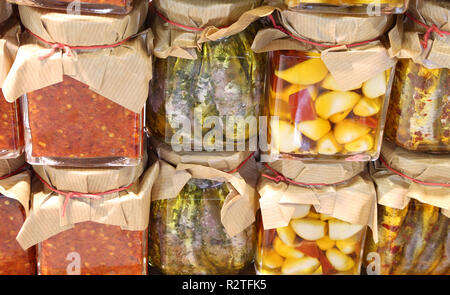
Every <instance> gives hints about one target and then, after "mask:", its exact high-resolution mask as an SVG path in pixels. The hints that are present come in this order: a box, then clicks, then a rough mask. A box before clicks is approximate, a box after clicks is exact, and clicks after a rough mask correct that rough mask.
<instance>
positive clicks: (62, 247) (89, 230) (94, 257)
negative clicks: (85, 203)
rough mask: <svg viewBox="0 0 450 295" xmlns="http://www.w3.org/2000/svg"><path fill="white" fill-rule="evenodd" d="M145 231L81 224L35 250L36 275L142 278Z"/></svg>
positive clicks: (146, 252) (46, 241)
mask: <svg viewBox="0 0 450 295" xmlns="http://www.w3.org/2000/svg"><path fill="white" fill-rule="evenodd" d="M147 245H148V231H147V230H145V231H128V230H122V229H121V228H120V227H119V226H114V225H105V224H100V223H96V222H90V221H89V222H82V223H78V224H76V225H75V227H74V228H72V229H69V230H66V231H64V232H61V233H59V234H57V235H55V236H53V237H51V238H49V239H48V240H45V241H43V242H42V243H40V244H39V246H38V261H39V270H38V272H39V274H40V275H68V274H69V275H146V274H147V273H148V270H147V268H148V267H147V256H148V247H147Z"/></svg>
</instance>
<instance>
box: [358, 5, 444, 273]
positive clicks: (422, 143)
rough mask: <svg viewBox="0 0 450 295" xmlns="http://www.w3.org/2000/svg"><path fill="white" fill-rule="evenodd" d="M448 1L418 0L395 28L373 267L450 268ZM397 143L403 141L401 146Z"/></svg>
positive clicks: (369, 257)
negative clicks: (394, 61) (395, 61)
mask: <svg viewBox="0 0 450 295" xmlns="http://www.w3.org/2000/svg"><path fill="white" fill-rule="evenodd" d="M449 9H450V3H449V2H448V1H439V0H432V1H423V0H414V1H411V5H410V8H409V10H408V12H407V14H406V15H405V16H404V17H403V18H399V20H398V23H397V25H396V27H395V28H394V29H393V30H392V31H391V32H390V33H389V37H390V39H391V43H392V48H391V52H392V53H393V54H395V55H397V56H398V57H399V58H400V61H399V63H398V65H397V69H396V72H395V78H394V79H395V80H394V86H393V91H392V97H391V103H390V106H389V112H388V120H387V123H386V137H387V140H388V141H389V142H385V143H384V145H383V149H382V158H381V163H379V164H378V165H375V166H374V167H372V176H373V178H374V180H375V182H376V184H377V192H378V203H379V205H381V206H379V208H380V210H379V212H378V222H379V224H378V230H379V232H378V236H379V242H378V243H374V242H373V241H370V242H369V243H368V244H367V247H366V255H365V259H366V263H367V271H368V273H374V274H383V275H389V274H401V275H412V274H414V275H429V274H441V275H442V274H447V275H448V274H449V273H450V262H449V257H450V252H449V251H450V240H449V237H450V235H449V233H450V231H449V227H448V225H449V210H450V189H449V188H450V178H449V173H448V171H449V161H450V154H449V152H450V141H449V140H450V101H449V94H450V92H449V81H450V79H449V76H448V70H449V67H450V63H449V61H450V56H449V54H448V52H449V49H450V30H449V28H450V27H449V23H448V12H449ZM395 145H397V146H395Z"/></svg>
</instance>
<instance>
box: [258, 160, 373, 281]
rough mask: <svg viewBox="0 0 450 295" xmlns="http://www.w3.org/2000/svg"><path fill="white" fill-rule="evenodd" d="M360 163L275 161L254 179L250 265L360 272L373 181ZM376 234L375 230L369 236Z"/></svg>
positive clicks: (266, 269)
mask: <svg viewBox="0 0 450 295" xmlns="http://www.w3.org/2000/svg"><path fill="white" fill-rule="evenodd" d="M364 167H365V163H363V162H346V163H342V164H338V163H328V162H301V161H298V162H295V161H290V160H282V161H275V162H272V163H269V164H266V169H265V171H264V173H263V174H262V177H261V179H260V181H259V183H258V191H259V194H260V196H261V198H260V207H261V216H262V219H261V221H262V222H261V223H259V231H258V247H257V258H256V264H255V266H256V271H257V273H258V274H275V275H280V274H283V275H312V274H314V275H322V274H323V275H332V274H347V275H357V274H360V269H361V263H362V251H363V249H364V241H365V238H366V229H367V226H369V227H370V228H371V229H375V232H376V226H377V225H376V219H375V216H376V210H377V206H376V194H375V187H374V185H373V183H372V181H371V179H370V178H369V177H368V175H367V174H366V173H364ZM374 239H375V240H376V236H375V237H374Z"/></svg>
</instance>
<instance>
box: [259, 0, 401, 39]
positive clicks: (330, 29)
mask: <svg viewBox="0 0 450 295" xmlns="http://www.w3.org/2000/svg"><path fill="white" fill-rule="evenodd" d="M268 4H269V5H273V6H274V7H278V9H277V10H278V11H279V20H280V22H281V24H282V25H283V27H284V28H285V29H287V30H288V31H289V32H291V33H293V34H294V35H296V36H298V37H303V38H306V39H309V40H311V41H314V42H318V43H324V44H329V45H345V44H351V43H357V42H362V41H367V40H372V39H376V38H378V37H379V36H381V35H383V34H384V33H385V32H386V31H387V30H388V29H389V28H390V27H391V25H392V23H393V20H394V17H393V16H392V15H382V16H375V17H362V16H352V15H335V14H320V13H309V12H298V11H291V10H289V9H288V8H287V6H285V5H282V6H280V4H277V3H276V2H273V1H272V2H271V1H269V3H268Z"/></svg>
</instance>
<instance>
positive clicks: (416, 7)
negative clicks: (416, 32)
mask: <svg viewBox="0 0 450 295" xmlns="http://www.w3.org/2000/svg"><path fill="white" fill-rule="evenodd" d="M409 12H410V13H411V14H412V15H413V16H415V17H418V18H419V20H421V21H424V22H425V23H426V24H428V25H429V26H432V25H436V26H437V27H438V28H440V29H442V30H446V31H450V25H449V15H450V1H448V0H411V2H410V5H409ZM424 31H426V29H424Z"/></svg>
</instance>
